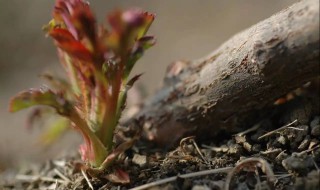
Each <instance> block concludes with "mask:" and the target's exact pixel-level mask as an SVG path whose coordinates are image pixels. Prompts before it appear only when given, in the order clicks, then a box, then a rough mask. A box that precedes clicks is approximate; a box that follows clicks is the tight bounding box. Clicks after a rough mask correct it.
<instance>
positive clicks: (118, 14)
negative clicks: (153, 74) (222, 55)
mask: <svg viewBox="0 0 320 190" xmlns="http://www.w3.org/2000/svg"><path fill="white" fill-rule="evenodd" d="M107 20H108V23H109V26H110V28H109V29H107V28H106V26H103V25H97V23H96V19H95V17H94V15H93V13H92V11H91V9H90V7H89V4H88V3H87V2H85V1H83V0H56V3H55V7H54V11H53V19H52V20H51V21H50V22H49V24H48V25H46V26H45V27H44V30H45V32H46V33H47V35H48V36H50V37H51V38H52V39H53V40H54V43H55V45H56V46H57V49H58V55H59V58H60V60H61V63H62V66H63V68H64V69H65V71H66V73H67V76H68V82H67V81H63V80H61V79H58V78H54V77H52V76H47V79H48V78H49V81H50V82H51V84H52V87H54V88H52V89H30V90H27V91H23V92H21V93H19V94H18V95H16V96H15V97H13V98H12V99H11V102H10V111H11V112H16V111H19V110H22V109H25V108H29V107H32V106H36V105H45V106H50V107H52V108H54V109H55V110H56V112H57V113H58V114H59V115H61V116H63V117H65V118H68V119H69V120H70V124H71V125H72V126H73V127H74V128H75V129H77V130H78V131H79V132H80V133H81V134H82V136H83V139H84V142H85V143H84V144H83V145H81V146H80V154H81V156H82V159H83V160H85V161H88V162H89V164H90V166H91V167H92V168H100V169H101V168H102V169H104V168H106V167H107V166H108V165H109V164H110V163H111V162H112V161H113V160H114V159H115V158H116V156H117V155H118V153H119V152H121V150H123V147H124V146H125V145H122V148H121V149H118V150H117V148H118V147H117V148H115V147H114V144H113V136H114V130H115V128H116V126H117V124H118V120H119V118H120V116H121V112H122V111H123V108H124V107H125V102H126V96H127V91H128V90H129V89H130V87H131V86H132V85H133V84H134V82H135V81H136V80H137V79H138V78H139V76H140V75H137V76H135V77H133V78H132V79H128V77H129V74H130V72H131V70H132V68H133V66H134V65H135V63H136V62H137V60H138V59H139V58H140V57H141V56H142V55H143V53H144V51H145V50H146V49H148V48H149V47H151V46H153V45H154V43H155V39H154V37H152V36H146V32H147V31H148V29H149V27H150V25H151V23H152V21H153V20H154V15H153V14H150V13H148V12H143V11H141V10H138V9H130V10H126V11H122V10H116V11H113V12H112V13H110V14H109V15H108V17H107ZM120 147H121V145H120Z"/></svg>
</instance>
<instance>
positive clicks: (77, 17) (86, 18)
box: [72, 5, 97, 51]
mask: <svg viewBox="0 0 320 190" xmlns="http://www.w3.org/2000/svg"><path fill="white" fill-rule="evenodd" d="M72 21H73V24H74V26H75V28H76V29H77V31H78V34H79V35H80V36H81V37H80V38H82V37H86V38H87V39H88V40H89V41H90V44H91V46H92V47H91V48H90V50H91V51H93V50H94V49H96V48H95V47H96V45H97V44H96V43H97V26H96V19H95V17H94V15H93V13H92V12H91V10H90V7H89V6H88V5H85V6H77V7H75V9H74V12H73V14H72Z"/></svg>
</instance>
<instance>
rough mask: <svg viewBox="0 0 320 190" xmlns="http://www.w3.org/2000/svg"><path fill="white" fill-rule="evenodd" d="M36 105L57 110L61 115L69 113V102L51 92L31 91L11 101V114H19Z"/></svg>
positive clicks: (22, 93) (20, 94)
mask: <svg viewBox="0 0 320 190" xmlns="http://www.w3.org/2000/svg"><path fill="white" fill-rule="evenodd" d="M35 105H46V106H51V107H53V108H55V109H56V110H57V111H58V112H59V113H60V114H66V113H68V106H69V105H68V102H67V101H66V100H65V99H64V98H63V97H62V96H61V95H57V94H55V93H54V92H52V91H51V90H48V89H46V90H41V89H30V90H28V91H24V92H21V93H19V94H18V95H16V96H15V97H13V98H12V99H11V101H10V107H9V111H10V112H17V111H20V110H22V109H25V108H29V107H31V106H35Z"/></svg>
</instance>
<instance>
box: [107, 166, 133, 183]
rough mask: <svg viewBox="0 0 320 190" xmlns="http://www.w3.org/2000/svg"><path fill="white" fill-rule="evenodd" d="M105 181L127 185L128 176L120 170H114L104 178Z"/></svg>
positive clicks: (128, 181)
mask: <svg viewBox="0 0 320 190" xmlns="http://www.w3.org/2000/svg"><path fill="white" fill-rule="evenodd" d="M106 179H107V180H109V181H110V182H112V183H119V184H128V183H130V177H129V174H128V173H127V172H125V171H123V170H122V169H115V170H114V171H113V172H112V173H110V174H108V175H107V176H106Z"/></svg>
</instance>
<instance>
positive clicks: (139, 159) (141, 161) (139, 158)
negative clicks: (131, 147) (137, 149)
mask: <svg viewBox="0 0 320 190" xmlns="http://www.w3.org/2000/svg"><path fill="white" fill-rule="evenodd" d="M132 162H133V163H134V164H137V165H139V166H140V167H143V166H145V165H146V164H147V157H146V156H145V155H140V154H135V155H134V156H133V158H132Z"/></svg>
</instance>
